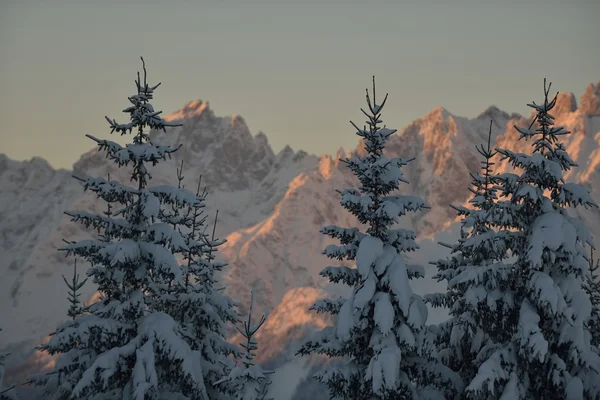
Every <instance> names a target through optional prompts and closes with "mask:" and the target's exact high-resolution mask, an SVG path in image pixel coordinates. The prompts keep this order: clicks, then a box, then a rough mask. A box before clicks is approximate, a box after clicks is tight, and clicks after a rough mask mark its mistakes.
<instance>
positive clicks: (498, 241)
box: [425, 121, 507, 385]
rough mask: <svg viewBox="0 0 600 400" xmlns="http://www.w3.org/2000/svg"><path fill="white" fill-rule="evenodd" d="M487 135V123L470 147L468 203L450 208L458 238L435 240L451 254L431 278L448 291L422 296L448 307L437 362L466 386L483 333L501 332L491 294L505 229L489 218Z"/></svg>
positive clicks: (495, 209) (491, 192) (491, 193)
mask: <svg viewBox="0 0 600 400" xmlns="http://www.w3.org/2000/svg"><path fill="white" fill-rule="evenodd" d="M491 135H492V123H491V121H490V130H489V133H488V141H487V147H484V146H483V145H478V146H477V147H476V149H477V151H478V152H479V154H480V155H481V156H482V160H481V161H480V162H481V164H482V166H481V173H476V174H471V178H472V181H471V187H470V188H469V190H470V191H471V193H472V194H473V197H472V198H471V199H470V200H469V203H470V207H463V206H451V207H453V208H454V209H455V210H456V211H457V213H458V215H459V216H461V217H462V221H461V223H462V224H461V236H460V239H459V240H458V243H456V244H454V245H448V244H444V243H440V244H441V245H443V246H446V247H449V248H450V249H451V257H450V258H448V259H440V260H438V261H437V262H435V263H432V264H434V265H436V266H437V269H438V274H437V275H436V276H435V278H436V279H437V280H438V281H447V283H448V289H447V291H446V292H445V293H437V294H429V295H426V296H425V300H426V301H427V302H428V303H430V304H431V305H432V306H433V307H446V308H448V309H449V310H450V318H449V319H448V320H447V321H445V322H443V323H442V324H440V325H439V326H437V327H436V328H437V329H436V330H437V332H436V333H437V334H436V340H435V344H436V347H437V351H438V356H439V357H440V360H441V361H442V362H443V363H444V364H445V365H447V366H448V367H450V368H451V369H452V370H453V371H456V372H458V373H459V374H460V376H461V378H462V379H463V381H464V382H465V384H467V385H468V384H469V383H470V382H471V380H472V379H473V378H474V377H475V375H476V373H477V370H478V368H479V364H480V361H479V359H478V355H479V353H480V351H481V349H482V348H484V347H486V346H489V345H491V344H492V342H490V336H489V335H492V337H497V336H498V335H499V334H500V335H501V334H502V330H503V329H504V326H503V324H497V322H498V321H504V319H503V317H506V315H504V314H503V311H502V310H503V309H504V302H503V300H502V297H503V296H499V297H498V299H496V298H495V297H494V296H496V293H499V291H501V289H500V287H501V285H503V286H506V282H505V281H504V279H503V276H504V275H505V266H504V265H503V264H501V263H496V261H501V260H502V259H504V258H506V257H507V248H506V245H505V240H504V239H505V238H506V237H505V236H504V235H505V234H506V232H496V231H495V230H494V229H493V228H492V224H491V218H494V217H495V216H496V215H498V214H501V213H502V210H501V209H500V207H499V205H498V204H496V202H497V194H496V190H497V188H496V186H495V184H494V174H493V171H492V168H493V165H494V162H493V161H492V160H493V158H494V156H495V155H496V154H497V153H496V152H495V151H494V150H493V149H492V148H491ZM474 277H477V279H474ZM482 295H485V296H487V297H485V298H486V299H490V300H493V301H491V302H486V303H485V304H482V303H480V302H478V301H472V299H474V298H475V299H479V298H480V297H481V296H482Z"/></svg>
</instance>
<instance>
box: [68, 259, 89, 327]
mask: <svg viewBox="0 0 600 400" xmlns="http://www.w3.org/2000/svg"><path fill="white" fill-rule="evenodd" d="M63 280H64V281H65V284H66V285H67V288H69V296H68V300H69V311H67V315H68V316H69V317H71V319H75V317H77V316H78V315H79V314H81V313H82V312H83V310H84V307H82V306H81V301H80V300H79V296H80V293H79V292H78V291H79V289H81V288H82V287H83V285H85V283H86V282H87V278H86V279H84V280H82V281H80V280H79V274H78V273H77V259H75V261H74V263H73V278H71V282H69V281H67V278H65V276H64V275H63Z"/></svg>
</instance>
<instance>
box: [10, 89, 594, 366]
mask: <svg viewBox="0 0 600 400" xmlns="http://www.w3.org/2000/svg"><path fill="white" fill-rule="evenodd" d="M532 95H536V93H534V94H532ZM536 98H537V97H536ZM524 100H525V101H527V99H524ZM386 111H387V113H388V114H391V113H393V112H394V110H393V103H389V105H388V107H387V110H386ZM553 115H554V116H555V117H556V123H557V124H559V125H564V126H565V127H566V128H567V129H569V130H571V131H572V132H573V134H571V135H569V136H567V137H566V145H567V148H568V150H569V153H570V154H571V156H572V158H573V159H574V160H575V161H576V162H578V163H579V168H577V169H575V170H574V171H572V172H570V173H569V174H568V175H567V178H568V179H569V180H575V181H578V182H580V183H583V184H589V185H590V186H591V188H592V189H593V196H594V198H595V199H597V201H598V202H599V203H600V82H599V83H597V84H590V85H589V86H588V88H587V90H586V92H585V93H584V95H583V96H582V98H581V99H580V101H579V105H577V102H576V100H575V97H574V96H573V95H572V94H570V93H563V94H561V95H559V99H558V105H557V106H556V108H555V112H554V114H553ZM385 116H386V115H385V113H384V115H383V119H384V120H385ZM166 119H168V120H172V121H178V122H180V123H182V124H183V126H181V127H178V128H174V129H171V130H168V131H167V132H166V133H164V132H153V133H152V134H151V137H152V139H153V140H155V141H156V142H157V143H161V144H179V143H181V144H183V146H182V148H181V149H180V150H179V151H178V152H176V153H175V154H174V155H173V159H172V160H169V161H167V162H163V163H160V164H159V165H158V166H157V167H154V168H152V169H151V170H150V171H151V173H152V175H153V179H152V181H151V182H150V184H152V185H155V184H156V185H159V184H167V183H169V184H172V183H174V182H176V168H177V165H178V164H179V163H180V162H181V160H184V176H185V177H186V179H185V181H184V182H185V184H186V186H187V187H195V186H196V182H197V179H198V177H199V176H200V175H202V183H203V186H205V185H206V186H207V187H208V188H209V192H210V194H209V197H208V199H207V208H206V213H207V214H208V215H209V221H212V219H213V216H214V213H215V211H216V210H217V209H219V224H218V228H217V233H218V234H219V236H221V237H227V244H226V245H224V246H223V247H222V251H221V254H222V255H223V256H225V257H226V258H227V259H228V261H229V263H230V268H229V269H228V270H227V271H226V274H225V276H224V279H225V284H226V285H227V288H228V291H229V293H230V295H232V297H234V298H235V299H236V300H238V301H240V305H241V306H240V309H241V312H244V311H245V310H246V304H247V300H248V298H249V295H250V289H251V287H255V288H256V308H257V312H262V313H266V314H269V319H268V322H267V324H266V325H265V328H264V329H263V331H262V334H261V336H259V346H260V345H261V343H262V344H264V348H265V352H264V353H263V354H262V356H261V357H262V358H261V359H262V361H264V362H271V363H272V362H275V361H274V360H279V361H278V362H277V363H278V364H281V363H283V362H285V361H286V360H289V359H291V357H292V355H293V351H292V349H291V348H290V343H296V342H297V341H298V340H300V339H301V338H302V337H304V336H305V335H306V334H307V333H308V332H310V331H311V330H312V329H314V328H319V327H322V326H323V324H325V323H326V322H327V321H324V320H323V319H322V318H321V317H319V316H317V315H315V314H314V313H309V312H307V310H306V309H307V307H308V306H309V305H310V304H311V303H312V302H313V301H314V300H315V299H317V298H319V297H322V296H323V295H326V294H328V293H329V294H330V295H335V294H336V293H339V291H340V288H339V287H335V286H328V285H327V282H326V281H324V280H323V279H322V278H321V277H320V276H319V275H318V273H319V271H320V270H321V269H322V268H324V267H325V266H327V265H328V262H329V260H328V259H327V258H325V257H324V256H323V255H321V250H322V249H323V248H324V247H325V246H326V245H327V244H328V243H329V242H328V241H327V240H326V239H325V238H324V237H323V236H322V235H320V234H319V230H320V229H321V228H322V227H323V226H324V225H327V224H333V223H335V224H338V225H345V226H353V225H356V221H355V220H354V219H353V218H352V217H351V216H350V215H349V214H348V213H346V212H345V211H344V210H343V209H342V208H341V206H340V205H339V195H338V193H336V192H335V190H336V189H343V188H348V187H354V186H356V181H355V179H354V177H353V176H352V175H351V173H350V172H349V171H348V169H347V168H346V167H345V166H344V164H343V163H340V162H339V158H341V157H346V156H348V155H350V154H352V153H357V152H358V153H360V152H362V148H361V147H360V146H358V147H357V148H356V149H353V150H351V151H350V152H346V151H344V150H343V149H340V150H339V151H338V153H337V154H336V155H335V156H334V157H331V156H329V155H325V156H320V157H317V156H315V155H310V154H307V153H306V152H304V151H294V150H292V149H291V148H289V147H285V148H284V149H283V150H281V151H280V152H279V153H278V154H275V153H274V152H273V150H272V149H271V147H270V145H269V143H268V140H267V136H266V135H265V134H263V133H258V134H257V135H254V136H253V135H252V134H251V132H250V130H249V128H248V127H247V125H246V123H245V121H244V119H243V118H242V117H239V116H233V117H217V116H215V114H214V112H213V111H212V110H211V109H210V108H209V105H208V103H207V102H203V101H200V100H196V101H193V102H190V103H188V104H187V105H185V106H184V107H183V108H182V109H181V110H179V111H177V112H176V113H173V114H171V115H170V116H168V117H167V118H166ZM490 120H491V121H493V122H492V135H493V141H494V143H495V144H496V145H497V146H499V147H504V148H509V149H512V150H517V151H529V150H528V149H526V148H527V147H528V146H529V143H524V142H523V141H518V134H517V132H516V131H515V129H514V128H513V125H514V124H518V125H520V126H523V125H528V124H529V123H530V119H529V117H525V116H521V115H518V114H512V115H509V114H507V113H506V112H503V111H501V110H499V109H498V108H496V107H493V106H492V107H489V108H488V109H486V110H485V111H483V112H482V113H481V114H480V115H479V116H477V117H476V118H474V119H467V118H462V117H457V116H455V115H453V114H452V113H450V112H449V111H447V110H446V109H444V108H436V109H434V110H432V111H431V112H429V113H428V114H427V115H425V116H424V117H423V118H420V119H417V120H415V121H414V122H412V123H411V124H410V125H408V126H407V127H405V128H404V129H401V130H399V132H398V133H397V134H395V135H394V136H393V139H392V140H391V143H390V146H389V148H388V151H389V153H390V155H393V156H400V157H403V158H406V159H410V158H413V157H414V158H415V160H414V161H412V162H411V163H410V164H409V165H408V167H407V168H405V170H404V172H405V178H407V179H408V180H409V181H410V184H408V185H404V186H403V187H402V188H401V190H402V191H405V192H407V193H412V194H417V195H420V196H422V197H423V198H425V200H426V202H427V203H428V205H429V206H430V207H431V210H430V211H427V212H424V213H420V214H415V215H413V216H412V219H411V220H407V221H404V224H405V225H408V226H413V227H414V228H415V229H416V230H417V232H418V234H419V237H420V238H421V240H422V241H423V242H422V243H424V245H425V246H427V247H428V250H427V252H425V251H421V252H418V254H415V257H414V258H415V260H417V261H420V262H426V261H428V260H433V259H435V258H437V257H438V255H441V256H443V254H446V253H444V250H443V249H437V248H436V247H435V246H434V245H433V242H431V241H430V240H427V239H433V238H437V237H438V236H439V235H440V232H442V231H444V230H447V229H448V228H451V227H452V225H453V223H454V222H455V212H454V210H453V209H451V208H450V207H448V205H449V204H462V203H464V202H465V201H467V199H468V197H469V192H468V190H467V189H468V187H469V182H470V176H469V172H474V171H476V170H478V168H479V160H478V157H477V153H476V151H475V145H476V144H479V143H484V142H485V141H486V140H487V134H488V129H489V124H490ZM349 134H351V133H350V132H349ZM96 136H98V137H101V138H105V137H106V138H108V136H109V135H107V134H106V135H105V134H102V133H97V134H96ZM498 169H499V170H500V171H504V170H509V169H510V166H508V165H506V164H504V163H500V164H499V165H498ZM73 171H74V172H75V173H76V174H79V175H92V176H107V174H109V173H110V175H111V179H119V180H122V181H129V175H128V174H129V169H127V168H121V169H118V168H116V167H115V165H114V164H112V162H110V161H108V160H107V159H106V158H105V157H104V154H103V153H99V152H97V150H96V149H95V148H94V149H92V150H90V151H89V152H87V153H85V154H84V155H82V156H81V158H80V159H79V160H78V161H77V162H76V163H75V164H74V166H73ZM73 171H67V170H54V169H53V168H52V167H51V166H50V165H49V164H48V163H47V162H46V161H45V160H43V159H41V158H37V157H36V158H33V159H31V160H29V161H24V162H19V161H14V160H11V159H9V158H8V157H7V156H6V155H2V154H0V323H1V324H2V328H3V329H4V331H3V332H2V333H1V334H0V350H1V349H3V348H10V349H12V351H13V355H12V356H11V358H10V359H9V360H8V362H9V364H10V363H12V365H13V376H16V375H14V374H17V373H18V372H20V373H24V372H25V371H26V370H30V369H31V368H36V367H35V366H34V365H33V364H35V363H36V362H39V363H42V362H47V361H48V360H47V359H45V358H44V359H38V358H35V357H34V358H30V359H29V361H28V364H27V365H26V366H21V367H17V365H18V364H19V363H21V362H22V361H23V359H25V358H28V357H30V356H31V354H32V352H33V348H34V345H35V344H36V343H39V341H40V340H41V339H42V338H44V337H45V336H46V335H48V334H49V333H50V332H52V330H53V329H54V327H55V326H56V324H57V323H58V322H59V321H60V320H61V319H64V318H65V313H66V310H67V308H68V305H67V300H66V296H65V294H66V293H65V288H64V282H63V280H62V278H61V275H63V274H64V275H66V276H68V275H69V274H71V273H72V263H73V260H72V259H71V258H68V259H66V258H64V255H63V254H61V253H60V252H58V251H57V250H56V249H57V248H58V247H59V246H60V245H61V243H62V239H63V238H66V239H78V238H85V237H88V232H87V231H86V229H85V228H83V227H82V226H80V225H79V224H76V223H71V222H70V221H69V218H68V217H67V216H65V215H64V214H63V211H65V210H87V211H90V210H95V211H102V210H103V209H104V204H102V203H101V202H98V201H97V200H96V198H95V197H94V196H92V195H90V194H86V193H84V192H83V189H82V188H81V186H80V185H79V183H78V182H77V181H76V180H75V179H73V178H72V177H71V174H72V173H73ZM578 213H579V214H580V216H582V217H583V218H585V219H586V220H587V222H588V226H589V227H590V228H591V229H592V231H593V232H594V233H595V235H596V236H598V235H599V234H600V212H599V211H598V210H583V211H578ZM445 234H448V233H445ZM425 253H427V254H425ZM435 253H438V254H435ZM82 264H83V263H82ZM81 269H83V265H82V268H81ZM427 271H428V272H431V270H430V269H427ZM415 285H416V286H417V288H420V290H421V291H423V290H425V289H426V288H431V287H433V286H432V285H433V284H432V281H431V280H430V279H425V280H422V281H421V282H415ZM86 290H87V292H86V293H85V294H86V296H92V294H93V287H92V285H91V284H89V283H88V284H87V285H86ZM418 290H419V289H418ZM35 360H37V361H35ZM37 367H39V366H37ZM9 372H10V371H9Z"/></svg>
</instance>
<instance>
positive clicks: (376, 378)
mask: <svg viewBox="0 0 600 400" xmlns="http://www.w3.org/2000/svg"><path fill="white" fill-rule="evenodd" d="M386 100H387V95H386V97H385V99H384V100H383V101H382V103H381V104H380V105H379V104H377V102H376V98H375V78H373V101H371V99H370V96H369V92H368V90H367V104H368V107H369V108H368V112H366V111H364V110H362V112H363V113H364V114H365V115H366V116H367V119H368V120H367V124H368V128H366V127H365V128H364V129H359V128H358V127H357V126H356V125H354V124H352V125H354V127H355V128H356V129H357V135H359V136H360V137H361V138H362V139H363V143H364V149H365V154H364V155H362V156H358V155H355V156H353V157H352V158H349V159H346V160H344V162H345V163H346V164H347V166H348V167H349V168H350V170H351V171H352V172H353V173H354V175H356V176H357V177H358V179H359V181H360V185H359V187H358V189H345V190H343V191H342V192H341V195H342V198H341V205H342V206H343V207H344V208H345V209H347V210H348V211H349V212H351V213H352V214H353V215H355V216H356V217H357V218H358V220H359V222H360V223H361V224H365V225H366V228H367V229H366V232H361V231H360V230H359V228H356V227H354V228H344V227H338V226H333V225H330V226H326V227H325V228H323V229H322V230H321V233H323V234H326V235H328V236H330V237H332V238H335V239H338V240H339V241H340V242H341V245H339V246H337V245H330V246H328V247H327V248H326V249H325V250H324V252H323V253H324V254H325V255H326V256H327V257H329V258H331V259H338V260H343V259H346V260H350V261H355V262H356V268H349V267H345V266H330V267H327V268H325V269H324V270H323V271H322V272H321V275H322V276H325V277H328V278H329V280H330V281H331V282H336V283H338V282H341V283H344V284H346V285H348V286H350V287H351V288H352V294H351V295H350V297H348V298H347V299H345V298H340V299H337V300H329V299H324V300H320V301H319V302H317V303H316V304H315V305H314V306H313V307H312V309H314V310H316V311H317V312H322V313H329V314H333V315H335V316H337V322H336V325H335V326H329V327H326V328H325V329H323V330H322V331H321V332H319V334H318V335H316V336H315V337H314V338H313V339H312V340H309V341H307V342H306V343H305V344H304V345H303V346H302V347H301V348H300V350H299V351H298V353H299V354H301V355H307V354H311V353H317V354H324V355H327V356H329V357H344V358H345V359H346V360H347V363H346V364H344V365H345V367H344V368H333V367H329V368H326V369H325V370H323V371H322V373H320V374H318V375H317V376H316V378H317V379H318V380H319V381H321V382H323V383H326V384H327V385H328V387H329V392H330V395H331V397H332V398H340V399H352V400H370V399H386V400H387V399H389V400H392V399H394V400H395V399H417V398H430V397H432V396H433V395H434V394H436V393H437V395H438V396H443V395H445V396H446V398H453V395H454V393H455V391H456V390H457V388H456V387H455V385H456V384H460V380H459V379H457V377H456V376H455V374H453V373H452V372H451V371H450V370H449V369H448V368H446V367H444V366H443V365H441V364H440V363H437V362H436V361H435V360H434V359H433V358H432V357H430V356H429V355H428V354H426V353H424V352H422V344H423V341H424V340H423V339H424V335H425V332H426V326H425V323H426V320H427V308H426V306H425V304H424V302H423V301H422V299H421V298H420V297H419V296H417V295H415V294H414V293H413V292H412V290H411V287H410V283H409V279H410V278H413V277H420V276H422V275H423V268H422V267H415V266H409V265H407V264H406V263H405V258H404V255H403V253H405V252H408V251H413V250H415V249H417V247H418V246H417V244H416V243H415V233H414V232H413V231H411V230H404V229H393V228H392V226H393V225H394V224H395V223H396V222H397V221H398V218H399V217H400V216H402V215H404V214H406V213H408V212H411V211H419V210H422V209H424V208H426V206H425V204H424V202H423V201H422V200H421V199H420V198H418V197H415V196H401V195H397V194H391V192H393V191H394V190H396V189H398V188H399V183H400V182H405V183H406V180H405V179H404V178H403V177H402V176H403V175H402V167H403V166H404V165H406V164H407V161H406V160H402V159H400V158H396V157H395V158H391V159H390V158H388V157H386V156H384V154H383V151H384V148H385V145H386V143H387V141H388V140H389V138H390V136H391V135H392V134H393V133H394V132H396V131H395V130H393V129H388V128H386V127H385V126H383V127H381V126H380V124H381V123H382V121H381V111H382V109H383V107H384V105H385V102H386ZM438 398H440V397H438Z"/></svg>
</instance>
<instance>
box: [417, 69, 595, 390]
mask: <svg viewBox="0 0 600 400" xmlns="http://www.w3.org/2000/svg"><path fill="white" fill-rule="evenodd" d="M549 90H550V86H549V85H548V86H546V82H545V81H544V100H543V103H542V104H541V105H538V104H536V103H535V102H534V103H531V104H529V106H530V107H532V108H533V109H534V110H535V118H534V120H533V122H532V124H531V125H530V126H529V127H528V128H522V127H515V128H516V129H517V130H518V132H519V133H520V134H521V136H520V138H521V139H525V140H532V154H524V153H516V152H512V151H510V150H507V149H496V152H497V153H499V154H500V155H501V157H502V159H507V160H508V161H509V162H510V163H511V164H512V166H513V167H515V168H516V169H517V171H520V173H519V174H517V173H504V174H499V175H493V174H492V173H491V165H493V163H491V162H490V161H489V160H490V159H491V158H492V157H493V156H494V153H495V152H492V151H491V150H490V148H489V143H488V148H487V149H483V148H482V150H483V151H480V152H481V153H482V154H483V155H484V157H485V161H484V162H485V163H486V164H485V165H484V173H483V175H478V176H474V182H473V186H474V189H472V192H473V193H474V197H473V199H472V200H471V202H472V204H473V205H474V207H473V208H472V209H467V208H464V207H457V210H458V212H459V214H460V215H463V217H464V218H463V228H465V229H464V231H463V235H462V237H461V239H460V240H459V242H458V243H457V244H456V245H452V246H450V247H451V249H452V251H453V255H452V257H451V258H450V259H448V260H440V261H438V263H437V265H438V270H439V273H438V278H439V279H444V280H447V281H448V292H447V293H444V294H442V295H434V296H430V297H429V298H428V300H429V301H430V302H431V303H432V304H434V305H443V306H446V307H449V308H450V312H451V316H452V317H451V319H450V320H449V321H448V322H447V323H445V324H442V325H441V326H440V327H439V328H438V329H439V332H440V333H441V334H440V336H439V337H438V343H437V345H438V348H441V350H440V352H439V355H440V357H441V359H442V360H443V361H444V362H445V363H446V365H448V366H450V367H451V368H453V369H454V370H457V371H458V372H460V373H461V376H462V377H463V379H464V381H465V384H466V385H467V387H466V390H465V396H466V397H467V398H470V399H486V400H487V399H529V398H536V399H556V398H565V399H567V398H568V399H596V398H598V396H600V385H599V382H600V381H599V379H600V376H599V371H600V358H599V357H598V354H597V352H595V351H592V350H593V347H592V346H591V344H590V333H589V331H588V324H589V321H590V316H591V312H592V305H591V303H590V297H589V296H588V294H586V292H585V291H584V287H585V282H586V281H587V280H588V279H589V268H588V261H587V260H586V256H585V250H584V246H585V245H586V244H588V243H589V244H591V236H590V233H589V231H588V230H587V228H586V227H585V224H584V223H583V221H580V220H578V219H576V218H573V217H571V216H570V215H569V214H568V207H576V206H581V205H583V206H585V207H597V205H596V203H595V202H594V201H593V200H592V199H591V197H590V195H589V193H588V192H587V191H586V190H585V189H584V188H583V187H581V186H579V185H577V184H574V183H566V182H565V181H564V178H563V172H564V171H567V170H569V169H570V168H572V167H575V166H576V165H575V163H574V162H573V161H572V159H571V158H570V157H569V155H568V153H567V151H566V149H565V147H564V145H563V144H562V143H560V141H559V138H560V137H561V136H563V135H566V134H569V132H568V131H566V130H565V129H564V128H563V127H555V126H554V124H553V120H554V117H553V116H552V115H551V114H550V111H551V110H552V108H553V107H554V106H555V104H556V98H557V97H556V96H555V97H554V98H549ZM482 182H483V183H484V184H485V185H484V187H482V185H481V183H482Z"/></svg>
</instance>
